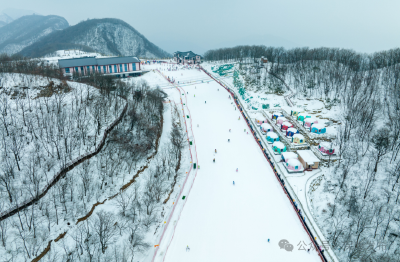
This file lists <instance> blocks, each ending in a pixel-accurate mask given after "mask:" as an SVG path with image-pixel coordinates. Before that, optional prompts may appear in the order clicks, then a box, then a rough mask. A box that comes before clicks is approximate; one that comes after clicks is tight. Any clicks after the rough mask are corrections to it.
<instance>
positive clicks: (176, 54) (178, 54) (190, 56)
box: [174, 51, 201, 58]
mask: <svg viewBox="0 0 400 262" xmlns="http://www.w3.org/2000/svg"><path fill="white" fill-rule="evenodd" d="M174 56H179V57H187V58H192V57H195V56H200V57H201V55H198V54H195V53H193V52H192V51H186V52H180V51H176V52H175V53H174Z"/></svg>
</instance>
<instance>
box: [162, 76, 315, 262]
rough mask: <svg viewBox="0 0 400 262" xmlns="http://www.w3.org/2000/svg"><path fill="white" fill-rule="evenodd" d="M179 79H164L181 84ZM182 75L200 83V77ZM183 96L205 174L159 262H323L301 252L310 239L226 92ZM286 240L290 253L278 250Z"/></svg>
mask: <svg viewBox="0 0 400 262" xmlns="http://www.w3.org/2000/svg"><path fill="white" fill-rule="evenodd" d="M181 73H182V71H177V72H168V73H166V74H167V75H169V76H173V77H174V78H175V79H177V80H178V81H179V78H180V77H181ZM183 74H184V77H188V76H192V77H193V78H198V77H199V74H203V73H201V72H199V71H197V70H187V71H186V70H185V71H183ZM195 87H196V88H195ZM182 89H184V93H185V94H186V95H187V100H188V101H187V107H188V108H190V112H191V117H192V119H191V120H192V122H193V129H194V130H193V131H194V136H195V137H196V145H197V154H198V159H199V160H201V169H200V170H199V171H198V175H197V178H196V180H195V182H194V184H193V188H192V190H191V192H190V195H189V196H188V197H187V198H186V199H185V200H184V201H187V203H186V205H185V207H184V209H183V210H182V213H181V217H180V220H179V221H178V224H177V226H176V229H175V233H174V238H173V239H172V242H171V243H165V242H162V244H161V246H160V248H162V249H163V250H166V246H167V245H169V248H168V250H167V252H166V254H163V255H161V254H160V256H157V257H156V260H155V261H163V260H164V259H165V261H171V262H179V261H229V262H231V261H261V260H265V261H299V262H300V261H307V262H309V261H321V260H320V258H319V257H318V255H317V253H316V252H315V251H313V252H310V253H307V252H306V251H305V250H299V248H300V249H302V248H304V247H305V245H307V246H310V245H309V244H310V239H309V237H308V235H307V233H306V232H305V231H304V229H303V226H302V224H301V223H300V221H299V219H298V217H297V215H296V213H295V211H294V210H293V208H292V206H291V204H290V202H289V201H288V199H287V196H286V195H285V194H284V192H283V191H282V188H281V186H280V185H279V182H278V181H277V179H276V178H275V175H274V173H273V171H272V169H271V167H270V165H269V163H268V161H267V160H266V159H265V157H264V155H263V154H262V152H261V150H260V148H259V146H258V145H257V143H255V141H254V138H253V137H252V135H250V134H247V132H245V131H244V129H248V127H247V125H246V123H245V121H244V120H243V119H242V118H241V119H240V120H238V118H239V111H238V110H235V109H234V104H233V100H232V99H229V98H228V96H229V93H228V92H227V91H225V90H224V89H223V88H221V86H220V85H219V84H217V83H215V82H211V83H204V84H197V85H195V86H186V87H183V88H182ZM218 89H219V91H217V90H218ZM169 92H176V91H173V90H171V91H168V93H169ZM194 95H195V96H194ZM205 101H207V103H205ZM197 125H199V127H197ZM229 129H231V132H229ZM228 139H230V142H228ZM215 149H217V153H215ZM214 158H215V163H213V159H214ZM236 169H238V172H236ZM233 181H235V185H233ZM170 226H172V225H170ZM268 239H270V242H269V243H268ZM282 239H285V240H287V241H288V242H289V243H290V244H291V245H293V250H291V251H287V250H285V249H284V248H281V247H280V246H279V245H278V243H279V241H280V240H282ZM303 242H304V244H303ZM299 243H300V244H301V245H298V244H299ZM187 246H189V247H190V252H186V247H187ZM288 247H289V248H288V249H289V250H290V246H288ZM164 256H165V257H164Z"/></svg>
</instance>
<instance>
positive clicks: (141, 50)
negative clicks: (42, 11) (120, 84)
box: [20, 18, 170, 58]
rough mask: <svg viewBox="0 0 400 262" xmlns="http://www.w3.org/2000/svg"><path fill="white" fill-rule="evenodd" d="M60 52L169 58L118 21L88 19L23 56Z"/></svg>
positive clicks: (128, 26)
mask: <svg viewBox="0 0 400 262" xmlns="http://www.w3.org/2000/svg"><path fill="white" fill-rule="evenodd" d="M61 49H80V50H83V51H95V52H99V53H102V54H105V55H118V56H129V55H135V56H138V57H148V58H153V57H154V58H156V57H158V58H163V57H169V56H170V54H168V53H167V52H165V51H164V50H162V49H160V48H159V47H157V46H156V45H154V44H153V43H151V42H150V41H149V40H147V38H146V37H144V36H143V35H142V34H140V33H139V32H138V31H136V30H135V29H134V28H133V27H132V26H130V25H129V24H127V23H125V22H124V21H122V20H119V19H110V18H107V19H92V20H87V21H84V22H81V23H79V24H77V25H75V26H71V27H69V28H67V29H65V30H62V31H59V32H54V33H53V34H50V35H48V36H46V37H44V38H43V39H41V40H40V41H39V42H37V43H35V44H33V45H31V46H29V47H27V48H25V49H24V50H22V51H21V52H20V53H21V54H22V55H24V56H30V57H39V56H44V55H46V54H49V53H53V52H55V51H57V50H61Z"/></svg>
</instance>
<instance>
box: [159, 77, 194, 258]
mask: <svg viewBox="0 0 400 262" xmlns="http://www.w3.org/2000/svg"><path fill="white" fill-rule="evenodd" d="M155 71H157V72H158V73H159V74H160V75H161V76H163V77H164V78H165V80H167V81H168V83H170V84H171V85H172V86H174V87H175V88H176V90H177V91H178V92H180V94H181V92H182V91H181V90H180V88H179V86H178V85H176V84H175V83H173V82H171V81H170V80H169V79H168V78H167V77H166V76H165V75H164V74H162V73H161V72H160V71H159V70H158V69H156V70H155ZM180 96H181V95H180ZM185 98H186V103H185V104H186V108H187V109H188V107H187V97H186V94H185ZM180 102H181V106H182V111H183V118H184V119H185V121H184V122H185V127H186V136H187V140H188V142H189V132H188V127H187V123H186V118H185V114H184V112H185V111H184V106H183V101H182V98H180ZM188 111H189V109H188ZM189 115H190V111H189ZM190 124H191V131H192V137H193V140H194V135H193V129H192V120H191V116H190ZM194 141H195V140H194ZM193 144H194V149H195V153H196V161H198V159H197V150H196V143H195V142H194V143H193ZM189 152H190V158H191V160H192V163H193V162H194V161H193V155H192V150H191V147H190V145H189ZM197 164H198V162H197ZM192 167H193V165H190V169H189V172H188V174H187V175H186V178H185V180H184V182H183V184H182V187H181V190H180V191H179V194H178V198H177V200H176V203H175V204H174V206H173V208H172V210H171V212H170V213H169V215H168V219H167V220H166V223H165V226H164V229H163V232H162V234H161V236H160V239H159V241H158V245H156V249H155V250H154V255H153V258H152V262H153V261H154V260H155V258H156V255H157V252H158V250H159V247H160V244H161V242H162V240H163V238H164V235H165V232H166V230H167V228H168V226H169V224H170V222H171V219H172V216H173V215H174V212H175V208H176V207H177V205H178V202H179V200H180V199H181V195H182V193H183V190H184V189H185V185H186V182H187V180H188V178H189V176H190V172H191V171H192ZM196 177H197V169H196V173H195V175H194V179H193V182H192V184H191V187H190V188H189V191H188V193H187V196H188V195H189V193H190V191H191V189H192V186H193V183H194V181H195V180H196ZM186 202H187V201H185V202H183V206H182V208H181V211H182V210H183V208H184V207H185V204H186ZM180 216H181V213H179V216H178V219H177V221H179V219H180ZM176 225H177V223H176V224H175V225H174V231H173V234H172V237H171V239H170V242H169V243H168V246H167V250H166V251H165V253H164V257H163V260H164V259H165V255H166V254H167V251H168V248H169V246H170V244H171V242H172V239H173V238H174V235H175V227H176Z"/></svg>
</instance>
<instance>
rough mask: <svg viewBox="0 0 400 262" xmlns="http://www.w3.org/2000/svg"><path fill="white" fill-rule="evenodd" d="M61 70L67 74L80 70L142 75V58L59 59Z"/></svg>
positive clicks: (129, 75) (80, 71) (82, 71)
mask: <svg viewBox="0 0 400 262" xmlns="http://www.w3.org/2000/svg"><path fill="white" fill-rule="evenodd" d="M58 66H59V68H60V70H62V72H63V73H64V74H66V75H73V74H74V73H76V72H78V73H79V74H81V75H90V74H93V73H100V74H104V75H112V76H116V77H132V76H140V75H141V73H142V71H141V68H140V60H139V59H137V58H136V57H132V56H125V57H109V58H96V57H82V58H73V59H60V60H58Z"/></svg>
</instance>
